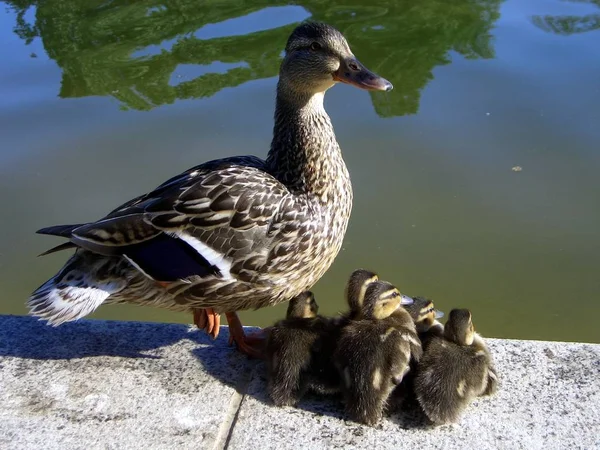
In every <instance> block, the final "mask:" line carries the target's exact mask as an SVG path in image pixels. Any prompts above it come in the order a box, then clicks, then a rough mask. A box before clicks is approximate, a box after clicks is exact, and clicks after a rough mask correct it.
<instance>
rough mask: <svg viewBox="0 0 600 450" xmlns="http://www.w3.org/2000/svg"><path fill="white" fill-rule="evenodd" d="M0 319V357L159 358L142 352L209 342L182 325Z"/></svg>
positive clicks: (202, 335)
mask: <svg viewBox="0 0 600 450" xmlns="http://www.w3.org/2000/svg"><path fill="white" fill-rule="evenodd" d="M0 319H1V321H0V324H1V326H0V356H13V357H18V358H28V359H41V360H52V359H73V358H84V357H90V356H120V357H126V358H159V357H158V356H153V355H146V354H143V353H142V352H144V351H148V350H153V349H157V348H160V347H164V346H168V345H172V344H174V343H176V342H178V341H180V340H182V339H191V340H193V341H195V342H197V343H198V344H207V345H209V344H211V343H212V340H211V339H210V338H209V337H208V336H207V335H206V334H204V333H194V332H190V331H189V328H188V327H186V326H185V325H176V324H173V325H169V326H165V324H162V323H148V322H117V321H106V320H82V321H79V322H69V323H65V324H62V325H60V326H58V327H52V326H48V325H46V324H45V323H44V322H41V321H39V320H37V319H35V318H33V317H27V316H0Z"/></svg>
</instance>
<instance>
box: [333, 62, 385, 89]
mask: <svg viewBox="0 0 600 450" xmlns="http://www.w3.org/2000/svg"><path fill="white" fill-rule="evenodd" d="M333 79H334V80H335V81H340V82H342V83H347V84H351V85H352V86H356V87H359V88H361V89H366V90H368V91H391V90H392V89H393V88H394V86H392V83H390V82H389V81H388V80H386V79H385V78H382V77H380V76H379V75H377V74H375V73H373V72H371V71H370V70H369V69H367V68H366V67H365V66H363V65H362V63H361V62H360V61H359V60H358V59H356V58H352V57H351V58H346V59H343V60H341V61H340V68H339V69H338V70H336V71H335V72H334V73H333Z"/></svg>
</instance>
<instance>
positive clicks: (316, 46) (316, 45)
mask: <svg viewBox="0 0 600 450" xmlns="http://www.w3.org/2000/svg"><path fill="white" fill-rule="evenodd" d="M321 48H322V47H321V44H319V43H318V42H313V43H312V44H310V49H311V50H314V51H317V50H321Z"/></svg>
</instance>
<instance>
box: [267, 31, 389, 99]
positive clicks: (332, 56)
mask: <svg viewBox="0 0 600 450" xmlns="http://www.w3.org/2000/svg"><path fill="white" fill-rule="evenodd" d="M279 78H280V84H281V85H282V86H284V87H285V88H286V89H287V90H288V91H293V92H295V93H298V94H304V95H307V94H308V95H314V94H317V93H319V92H325V91H326V90H327V89H329V88H330V87H331V86H333V85H334V84H335V83H337V82H341V83H347V84H351V85H353V86H356V87H359V88H362V89H367V90H372V91H389V90H391V89H392V83H390V82H389V81H387V80H386V79H384V78H382V77H380V76H379V75H376V74H374V73H373V72H371V71H370V70H369V69H367V68H366V67H365V66H363V65H362V64H361V63H360V61H358V59H356V57H355V56H354V54H353V53H352V50H350V46H349V45H348V42H347V41H346V38H345V37H344V36H343V35H342V33H340V32H339V31H338V30H336V29H335V28H333V27H332V26H330V25H327V24H324V23H318V22H305V23H303V24H301V25H299V26H298V27H297V28H296V29H295V30H294V31H293V32H292V34H291V36H290V37H289V39H288V42H287V45H286V47H285V57H284V60H283V62H282V64H281V70H280V75H279Z"/></svg>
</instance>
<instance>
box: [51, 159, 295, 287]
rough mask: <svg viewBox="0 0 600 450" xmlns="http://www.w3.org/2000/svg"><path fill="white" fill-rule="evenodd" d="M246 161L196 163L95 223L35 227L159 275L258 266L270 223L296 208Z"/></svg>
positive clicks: (223, 272)
mask: <svg viewBox="0 0 600 450" xmlns="http://www.w3.org/2000/svg"><path fill="white" fill-rule="evenodd" d="M247 161H248V160H245V159H242V161H240V159H239V158H228V159H226V160H220V161H212V162H210V163H207V164H203V165H201V166H198V167H195V168H192V169H190V170H188V171H186V172H184V173H183V174H181V175H178V176H177V177H174V178H172V179H171V180H168V181H167V182H165V183H163V184H162V185H160V186H159V187H158V188H157V189H155V190H154V191H152V192H150V193H148V194H145V195H143V196H140V197H137V198H135V199H133V200H131V201H129V202H127V203H125V204H123V205H121V206H120V207H119V208H117V209H115V210H114V211H112V212H111V213H110V214H109V215H108V216H106V217H105V218H103V219H101V220H99V221H97V222H93V223H89V224H84V225H79V226H73V227H71V228H70V227H69V226H59V227H50V228H48V229H44V230H40V232H42V233H46V234H56V235H60V236H63V237H69V239H70V241H71V242H72V243H74V244H76V245H77V246H79V247H82V248H84V249H87V250H90V251H92V252H95V253H99V254H103V255H107V256H123V257H125V258H126V259H128V260H129V261H130V262H131V264H132V265H133V266H135V267H136V268H137V269H138V270H140V271H141V272H142V273H144V274H145V275H147V276H148V277H150V278H153V279H155V280H159V281H175V280H180V279H185V278H188V277H191V276H200V277H206V276H216V277H223V278H229V277H231V276H232V273H233V272H235V273H236V274H238V275H240V274H243V272H244V271H246V272H247V271H250V270H254V271H256V270H259V268H260V267H259V266H260V265H261V264H263V263H264V261H265V258H267V256H268V255H267V254H268V252H269V242H270V240H271V239H272V230H273V229H274V228H277V224H279V223H281V219H283V218H285V217H289V214H296V215H297V214H298V211H295V208H294V201H293V199H292V197H291V196H290V194H289V192H288V190H287V188H286V187H285V186H284V185H283V184H281V183H280V182H279V181H278V180H277V179H276V178H274V177H273V176H271V175H270V174H268V173H267V172H266V171H265V170H264V168H263V167H260V165H261V164H263V165H264V163H262V161H260V160H258V158H255V159H250V160H249V162H250V164H246V162H247ZM259 161H260V164H259ZM240 162H241V163H242V164H240ZM52 231H55V232H52Z"/></svg>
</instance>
